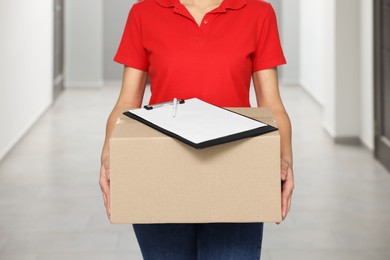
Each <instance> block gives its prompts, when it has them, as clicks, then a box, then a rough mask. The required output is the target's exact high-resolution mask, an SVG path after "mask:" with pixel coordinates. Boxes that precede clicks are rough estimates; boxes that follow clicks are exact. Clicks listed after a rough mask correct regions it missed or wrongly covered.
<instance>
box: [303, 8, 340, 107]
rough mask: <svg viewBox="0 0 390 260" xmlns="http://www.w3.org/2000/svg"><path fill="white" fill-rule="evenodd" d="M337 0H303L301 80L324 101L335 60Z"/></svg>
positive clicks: (312, 92)
mask: <svg viewBox="0 0 390 260" xmlns="http://www.w3.org/2000/svg"><path fill="white" fill-rule="evenodd" d="M333 1H334V0H316V1H312V0H301V1H300V10H299V13H300V16H301V19H300V23H299V24H300V26H299V27H300V41H299V42H300V46H301V52H300V65H301V66H300V69H301V70H300V82H301V85H302V87H303V88H304V89H305V90H306V91H307V92H308V93H310V95H312V97H313V98H315V99H316V100H317V102H318V103H320V104H324V99H325V96H324V92H325V91H326V90H327V88H328V84H329V75H330V74H331V73H332V72H331V71H330V70H331V68H332V66H333V63H332V62H333V61H331V60H329V57H330V56H329V55H332V54H331V53H333V51H334V50H333V46H332V44H333V40H332V39H333V35H332V23H333V20H334V13H333V10H332V9H333V8H332V5H333Z"/></svg>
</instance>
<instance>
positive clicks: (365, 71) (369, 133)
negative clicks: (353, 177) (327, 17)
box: [360, 0, 374, 150]
mask: <svg viewBox="0 0 390 260" xmlns="http://www.w3.org/2000/svg"><path fill="white" fill-rule="evenodd" d="M360 12H361V19H360V27H361V34H360V42H361V44H360V48H361V69H360V71H361V81H360V82H361V92H360V93H361V109H360V111H361V127H360V129H361V132H360V139H361V141H362V142H363V144H364V145H366V146H367V147H368V148H369V149H371V150H373V149H374V69H373V68H374V40H373V39H374V31H373V28H374V11H373V1H372V0H361V10H360Z"/></svg>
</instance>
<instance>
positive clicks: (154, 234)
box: [133, 223, 263, 260]
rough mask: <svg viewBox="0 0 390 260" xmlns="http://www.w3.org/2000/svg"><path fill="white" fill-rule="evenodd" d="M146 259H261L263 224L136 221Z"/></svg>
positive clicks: (137, 233) (138, 236)
mask: <svg viewBox="0 0 390 260" xmlns="http://www.w3.org/2000/svg"><path fill="white" fill-rule="evenodd" d="M133 228H134V231H135V234H136V237H137V240H138V243H139V245H140V248H141V251H142V255H143V257H144V260H259V259H260V254H261V243H262V238H263V223H207V224H134V225H133Z"/></svg>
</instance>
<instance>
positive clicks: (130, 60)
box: [114, 4, 149, 71]
mask: <svg viewBox="0 0 390 260" xmlns="http://www.w3.org/2000/svg"><path fill="white" fill-rule="evenodd" d="M137 12H138V10H137V4H135V5H133V7H132V8H131V10H130V12H129V16H128V18H127V22H126V26H125V30H124V32H123V36H122V40H121V42H120V44H119V48H118V51H117V53H116V55H115V57H114V61H116V62H118V63H121V64H123V65H126V66H129V67H132V68H135V69H139V70H142V71H148V68H149V59H148V53H147V50H146V49H145V48H144V46H143V44H142V33H141V26H140V22H141V21H140V19H139V15H138V14H137Z"/></svg>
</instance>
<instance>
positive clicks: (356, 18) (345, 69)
mask: <svg viewBox="0 0 390 260" xmlns="http://www.w3.org/2000/svg"><path fill="white" fill-rule="evenodd" d="M335 3H336V10H335V13H336V26H335V33H336V39H335V44H336V52H335V54H334V55H335V60H336V62H335V66H334V68H333V69H334V70H335V75H336V77H335V79H336V81H335V84H334V86H333V87H334V92H335V95H334V97H333V98H334V100H335V105H336V111H335V112H334V118H335V120H336V122H335V128H334V129H333V130H334V137H335V138H336V140H337V138H344V137H348V138H350V137H356V138H358V137H359V136H360V117H361V116H360V115H361V106H360V89H361V88H360V80H361V72H360V62H361V53H360V51H361V49H360V3H359V2H358V1H356V0H343V1H337V0H336V1H335ZM331 87H332V86H331Z"/></svg>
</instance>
